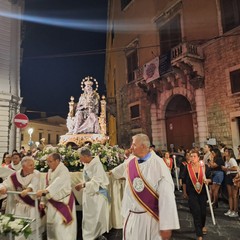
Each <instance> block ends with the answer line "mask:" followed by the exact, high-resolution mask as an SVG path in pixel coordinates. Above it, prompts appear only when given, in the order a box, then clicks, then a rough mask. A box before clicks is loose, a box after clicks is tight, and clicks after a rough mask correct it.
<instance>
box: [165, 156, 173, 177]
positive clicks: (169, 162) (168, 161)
mask: <svg viewBox="0 0 240 240" xmlns="http://www.w3.org/2000/svg"><path fill="white" fill-rule="evenodd" d="M163 160H164V162H165V163H166V165H167V167H168V169H169V171H170V172H171V171H172V168H173V159H172V158H170V153H169V152H165V154H164V158H163Z"/></svg>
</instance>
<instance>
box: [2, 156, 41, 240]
mask: <svg viewBox="0 0 240 240" xmlns="http://www.w3.org/2000/svg"><path fill="white" fill-rule="evenodd" d="M21 166H22V168H21V169H20V170H18V171H17V172H14V173H12V174H11V175H10V176H9V177H8V178H7V179H6V180H5V181H4V182H3V183H2V184H0V195H1V194H6V193H7V191H18V192H20V194H19V195H17V194H14V196H13V199H14V201H8V203H7V204H8V205H9V206H8V208H7V209H9V210H8V211H9V212H6V213H11V214H14V215H16V216H21V217H27V218H30V219H38V221H36V220H35V221H34V223H33V224H32V225H31V228H32V231H33V233H32V234H31V235H30V236H29V237H28V240H36V237H35V236H36V235H35V231H36V227H37V228H39V233H40V234H41V233H42V232H43V231H44V220H43V221H41V219H40V211H37V212H36V209H35V201H34V198H33V197H32V196H31V195H28V192H36V191H37V190H38V189H39V183H40V174H39V172H38V171H37V170H34V159H33V158H32V157H30V156H26V157H24V158H23V159H22V161H21ZM36 222H38V224H39V225H38V226H36ZM38 237H39V238H38V239H41V236H38ZM15 239H16V240H24V239H26V238H25V237H24V236H23V235H20V236H18V237H17V236H16V237H15Z"/></svg>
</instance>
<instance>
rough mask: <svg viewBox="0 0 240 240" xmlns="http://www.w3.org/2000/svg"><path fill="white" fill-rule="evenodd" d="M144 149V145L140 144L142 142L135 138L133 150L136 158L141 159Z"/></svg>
mask: <svg viewBox="0 0 240 240" xmlns="http://www.w3.org/2000/svg"><path fill="white" fill-rule="evenodd" d="M143 147H144V146H143V144H142V143H141V142H140V140H139V139H138V138H133V141H132V145H131V150H132V153H133V154H134V155H135V156H137V157H141V153H142V151H143Z"/></svg>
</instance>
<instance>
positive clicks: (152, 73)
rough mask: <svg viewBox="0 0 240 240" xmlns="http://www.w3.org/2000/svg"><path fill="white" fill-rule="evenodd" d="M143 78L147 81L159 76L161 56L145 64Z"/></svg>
mask: <svg viewBox="0 0 240 240" xmlns="http://www.w3.org/2000/svg"><path fill="white" fill-rule="evenodd" d="M143 78H144V80H146V82H147V83H149V82H151V81H153V80H155V79H158V78H159V57H156V58H154V59H153V60H152V61H150V62H148V63H146V64H145V65H144V66H143Z"/></svg>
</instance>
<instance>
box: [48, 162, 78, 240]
mask: <svg viewBox="0 0 240 240" xmlns="http://www.w3.org/2000/svg"><path fill="white" fill-rule="evenodd" d="M47 177H48V184H49V185H48V186H47V187H46V189H47V190H48V192H49V194H47V199H48V198H52V199H53V200H55V201H58V202H63V203H65V204H68V202H69V198H70V194H71V192H72V188H71V177H70V173H69V171H68V169H67V168H66V166H65V165H64V164H63V163H62V162H60V163H59V165H58V166H57V168H56V169H55V170H54V171H52V170H51V169H50V170H49V171H48V175H47ZM46 204H47V211H46V212H47V237H48V240H76V238H77V218H76V206H75V202H74V204H73V209H72V217H73V221H72V222H71V223H69V224H65V223H64V222H63V217H62V216H61V214H60V212H59V211H58V210H57V209H56V208H55V207H54V206H53V205H52V204H51V203H50V202H46Z"/></svg>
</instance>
